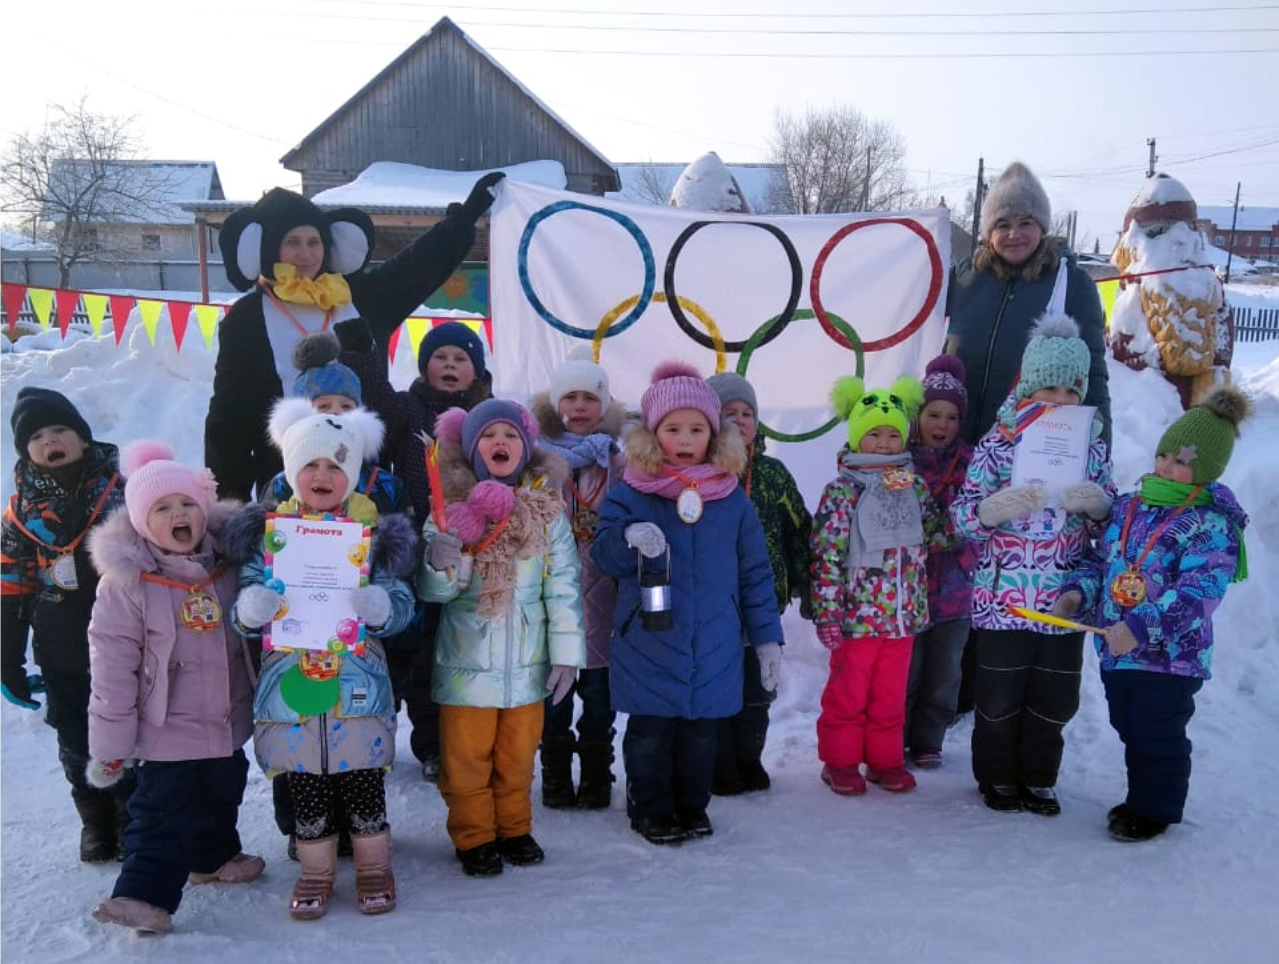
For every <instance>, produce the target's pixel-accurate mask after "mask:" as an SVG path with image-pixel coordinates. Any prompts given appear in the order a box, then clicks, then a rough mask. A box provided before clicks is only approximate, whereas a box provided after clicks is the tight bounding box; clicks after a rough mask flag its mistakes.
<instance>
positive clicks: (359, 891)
mask: <svg viewBox="0 0 1279 964" xmlns="http://www.w3.org/2000/svg"><path fill="white" fill-rule="evenodd" d="M351 846H352V847H353V848H354V850H355V855H354V856H355V899H356V904H357V906H358V907H359V910H360V913H361V914H385V913H387V912H388V911H392V910H395V874H393V873H392V872H391V831H390V830H389V829H386V830H383V831H382V832H381V833H367V834H360V833H353V834H351Z"/></svg>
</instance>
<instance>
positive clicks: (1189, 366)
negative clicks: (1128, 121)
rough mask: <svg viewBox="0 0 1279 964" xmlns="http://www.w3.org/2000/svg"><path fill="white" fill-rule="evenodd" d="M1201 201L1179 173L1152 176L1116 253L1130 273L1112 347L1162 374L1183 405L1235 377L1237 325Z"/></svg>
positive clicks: (1114, 319) (1137, 365)
mask: <svg viewBox="0 0 1279 964" xmlns="http://www.w3.org/2000/svg"><path fill="white" fill-rule="evenodd" d="M1197 214H1198V210H1197V208H1196V205H1195V199H1194V198H1193V197H1192V196H1191V194H1190V192H1189V191H1188V190H1186V187H1185V185H1183V184H1182V183H1181V182H1180V181H1178V180H1177V179H1176V178H1172V177H1169V176H1168V175H1167V174H1158V175H1156V176H1154V177H1150V178H1147V179H1146V182H1145V184H1143V185H1142V188H1141V190H1140V191H1139V192H1138V193H1137V196H1136V197H1135V198H1133V200H1132V203H1131V204H1130V205H1129V206H1128V211H1127V212H1126V213H1125V214H1124V229H1123V234H1122V235H1121V236H1120V238H1119V243H1118V245H1117V246H1116V247H1115V250H1114V253H1113V254H1112V255H1111V256H1110V261H1111V263H1112V264H1113V265H1114V266H1115V267H1117V268H1118V269H1119V271H1120V272H1121V274H1123V275H1126V276H1137V277H1131V278H1127V279H1125V280H1123V281H1121V282H1120V290H1119V293H1118V295H1117V296H1116V298H1115V306H1114V310H1113V312H1112V313H1111V317H1110V335H1109V343H1110V351H1111V353H1112V354H1113V355H1114V356H1115V359H1116V360H1117V361H1120V362H1123V363H1124V364H1125V365H1127V366H1128V367H1129V368H1132V369H1136V370H1141V369H1143V368H1154V369H1156V370H1158V371H1160V372H1161V373H1162V374H1163V376H1164V378H1165V379H1167V380H1168V381H1169V382H1170V383H1171V384H1172V385H1173V386H1174V387H1175V388H1176V389H1177V392H1178V393H1179V394H1180V396H1181V404H1182V407H1184V408H1189V407H1190V406H1191V405H1194V404H1196V403H1197V402H1199V401H1201V400H1202V399H1203V398H1204V397H1205V396H1206V395H1208V393H1209V392H1211V391H1212V390H1213V389H1214V388H1218V387H1220V386H1222V385H1225V384H1227V383H1228V382H1229V378H1230V357H1231V354H1232V352H1233V349H1234V325H1233V318H1232V315H1231V312H1230V306H1229V305H1228V304H1227V303H1226V298H1225V291H1224V289H1223V288H1222V285H1221V282H1220V281H1219V280H1218V278H1217V275H1216V272H1215V271H1213V269H1212V268H1210V267H1204V266H1203V265H1204V263H1205V258H1204V240H1203V236H1202V235H1201V234H1200V233H1199V232H1198V231H1196V230H1195V227H1194V221H1195V218H1196V217H1197Z"/></svg>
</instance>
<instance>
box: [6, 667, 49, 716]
mask: <svg viewBox="0 0 1279 964" xmlns="http://www.w3.org/2000/svg"><path fill="white" fill-rule="evenodd" d="M6 678H7V679H8V682H5V683H0V694H2V695H3V696H4V698H5V699H6V700H8V701H9V702H10V703H12V704H13V705H14V706H21V707H22V708H23V709H24V710H38V709H40V701H39V700H34V699H32V698H31V695H32V694H33V693H43V692H44V677H43V676H39V675H37V674H35V673H32V674H31V675H30V676H28V675H27V674H25V673H23V672H18V673H16V674H14V675H13V676H12V677H11V678H9V677H8V675H7V674H6Z"/></svg>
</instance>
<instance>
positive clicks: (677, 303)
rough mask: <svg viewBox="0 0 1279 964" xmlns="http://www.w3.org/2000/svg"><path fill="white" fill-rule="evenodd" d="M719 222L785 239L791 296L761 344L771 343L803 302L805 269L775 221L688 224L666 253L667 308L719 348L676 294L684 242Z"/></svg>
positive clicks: (696, 336)
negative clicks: (677, 265) (692, 319)
mask: <svg viewBox="0 0 1279 964" xmlns="http://www.w3.org/2000/svg"><path fill="white" fill-rule="evenodd" d="M715 224H742V225H746V226H749V227H752V228H761V229H762V230H764V231H767V232H768V233H769V234H771V235H772V236H773V237H775V238H776V239H777V240H778V241H779V242H781V245H782V251H784V252H785V254H786V260H787V261H789V262H790V270H791V286H790V297H789V298H788V299H787V301H786V307H785V308H783V309H782V313H781V314H780V315H778V316H777V318H778V319H780V320H779V321H778V323H777V326H776V327H774V328H772V329H771V330H770V331H769V334H768V335H767V337H765V338H764V341H763V342H761V344H767V343H768V342H770V341H772V340H773V339H774V338H776V337H777V336H778V335H780V334H781V333H782V329H784V328H785V327H786V326H787V325H788V324H790V321H791V319H792V318H793V317H794V316H795V306H796V305H798V304H799V294H800V290H801V288H802V287H803V284H804V280H803V279H804V268H803V266H802V265H801V264H800V263H799V252H798V251H796V250H795V245H794V243H793V242H792V241H791V239H790V238H788V237H787V236H786V234H785V232H784V231H782V229H781V228H779V227H777V225H775V224H768V223H766V222H763V221H694V222H693V223H692V224H690V225H689V226H688V227H686V228H685V229H684V230H683V231H682V232H680V235H679V237H678V238H676V239H675V243H674V244H672V245H671V250H670V252H669V253H668V254H667V255H666V271H665V273H664V274H665V277H664V279H663V281H664V284H663V287H664V288H665V290H666V304H667V307H668V308H669V309H670V312H671V315H672V316H674V318H675V323H676V324H677V325H679V326H680V329H681V330H682V331H683V332H684V334H686V335H688V337H690V338H692V339H693V341H695V342H697V343H698V344H699V345H701V346H702V347H703V348H713V347H715V346H714V345H713V344H712V342H711V340H710V339H709V338H707V337H706V336H705V335H703V334H702V333H701V332H700V331H698V330H696V329H695V328H694V327H693V326H692V325H691V324H689V322H688V319H687V318H686V317H685V316H684V312H683V310H681V309H682V304H683V302H682V299H681V298H680V297H679V296H678V295H677V294H676V293H675V259H676V258H678V257H679V253H680V251H682V250H683V249H684V245H685V244H686V243H687V242H688V239H689V238H691V237H692V236H693V235H694V234H696V233H697V232H698V231H700V230H701V229H702V228H704V227H708V226H710V225H715ZM703 323H704V322H703ZM823 327H824V326H823ZM745 346H746V342H744V341H729V342H724V343H723V347H724V348H725V349H727V350H728V351H732V352H740V351H742V350H743V349H744V348H745ZM844 347H845V348H847V347H848V345H845V346H844ZM720 370H722V369H720Z"/></svg>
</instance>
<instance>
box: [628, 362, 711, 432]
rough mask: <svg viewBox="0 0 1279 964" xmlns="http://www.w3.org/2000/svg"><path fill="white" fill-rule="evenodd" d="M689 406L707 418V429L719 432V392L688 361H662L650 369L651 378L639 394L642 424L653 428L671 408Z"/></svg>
mask: <svg viewBox="0 0 1279 964" xmlns="http://www.w3.org/2000/svg"><path fill="white" fill-rule="evenodd" d="M684 408H691V409H693V411H695V412H701V413H702V414H703V415H705V416H706V421H708V422H710V426H711V433H712V434H715V435H718V434H719V422H720V418H719V410H720V403H719V395H718V394H716V392H715V389H713V388H711V386H710V385H709V384H707V382H706V379H704V378H702V376H701V375H700V374H699V373H698V371H697V369H696V368H694V367H693V366H692V365H688V364H685V363H684V362H680V361H666V362H662V364H660V365H658V366H657V368H655V369H654V370H653V382H652V384H651V385H649V386H648V388H647V389H646V390H645V392H644V394H643V395H642V396H640V410H641V411H642V412H643V413H644V426H645V427H646V428H647V429H648V430H649V431H650V432H652V431H656V430H657V426H658V425H660V424H661V422H662V419H664V418H665V417H666V416H667V415H669V414H671V412H677V411H679V410H680V409H684Z"/></svg>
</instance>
